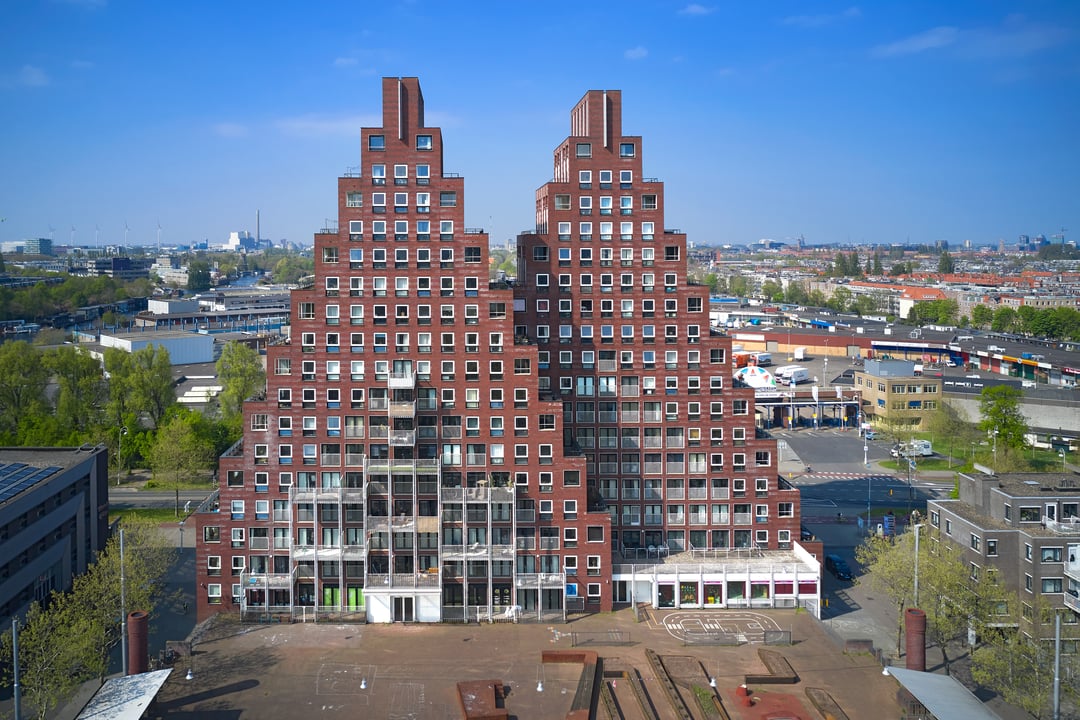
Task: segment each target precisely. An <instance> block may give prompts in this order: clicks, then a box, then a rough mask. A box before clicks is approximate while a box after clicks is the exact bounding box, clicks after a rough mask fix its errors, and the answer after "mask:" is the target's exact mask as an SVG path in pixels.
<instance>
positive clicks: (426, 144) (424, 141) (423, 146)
mask: <svg viewBox="0 0 1080 720" xmlns="http://www.w3.org/2000/svg"><path fill="white" fill-rule="evenodd" d="M416 149H417V150H430V149H431V136H430V135H417V136H416Z"/></svg>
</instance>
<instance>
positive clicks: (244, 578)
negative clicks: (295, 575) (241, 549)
mask: <svg viewBox="0 0 1080 720" xmlns="http://www.w3.org/2000/svg"><path fill="white" fill-rule="evenodd" d="M240 584H241V586H243V587H252V588H257V589H260V590H262V589H267V588H269V589H271V590H288V589H289V587H290V586H291V585H292V576H291V575H290V574H289V573H247V572H244V573H241V574H240Z"/></svg>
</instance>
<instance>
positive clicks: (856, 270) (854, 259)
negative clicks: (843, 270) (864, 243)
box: [847, 250, 863, 277]
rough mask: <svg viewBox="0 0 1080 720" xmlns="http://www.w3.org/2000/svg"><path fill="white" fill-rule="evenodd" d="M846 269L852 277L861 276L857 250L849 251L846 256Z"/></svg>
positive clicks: (861, 271)
mask: <svg viewBox="0 0 1080 720" xmlns="http://www.w3.org/2000/svg"><path fill="white" fill-rule="evenodd" d="M847 269H848V272H849V273H850V274H851V275H852V276H853V277H862V274H863V270H862V262H861V261H860V260H859V251H858V250H852V251H851V255H850V256H849V257H848V262H847Z"/></svg>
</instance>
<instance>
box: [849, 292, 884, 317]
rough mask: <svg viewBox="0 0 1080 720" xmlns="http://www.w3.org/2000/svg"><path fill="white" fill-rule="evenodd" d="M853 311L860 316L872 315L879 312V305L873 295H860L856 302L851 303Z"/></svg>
mask: <svg viewBox="0 0 1080 720" xmlns="http://www.w3.org/2000/svg"><path fill="white" fill-rule="evenodd" d="M851 309H852V310H854V311H855V312H857V313H858V314H859V315H870V314H871V313H875V312H877V309H878V303H877V299H875V298H874V297H873V296H872V295H867V294H866V293H859V294H858V295H857V296H856V297H855V300H854V301H853V302H852V303H851Z"/></svg>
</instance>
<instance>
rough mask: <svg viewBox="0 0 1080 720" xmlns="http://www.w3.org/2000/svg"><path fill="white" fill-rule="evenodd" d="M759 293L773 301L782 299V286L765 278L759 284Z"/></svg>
mask: <svg viewBox="0 0 1080 720" xmlns="http://www.w3.org/2000/svg"><path fill="white" fill-rule="evenodd" d="M761 294H762V295H764V296H765V297H766V298H767V299H768V300H772V301H774V302H783V301H784V286H783V285H781V284H780V283H778V282H776V281H775V280H766V281H765V282H763V283H762V284H761Z"/></svg>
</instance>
